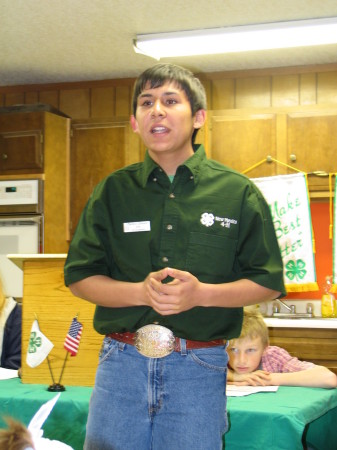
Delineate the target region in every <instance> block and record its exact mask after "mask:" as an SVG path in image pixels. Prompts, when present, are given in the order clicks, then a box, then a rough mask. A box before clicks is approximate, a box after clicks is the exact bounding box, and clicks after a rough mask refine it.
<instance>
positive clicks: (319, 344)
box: [268, 327, 337, 374]
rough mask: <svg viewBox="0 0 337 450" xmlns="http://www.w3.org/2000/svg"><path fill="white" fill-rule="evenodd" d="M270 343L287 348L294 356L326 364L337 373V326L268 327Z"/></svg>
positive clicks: (318, 363) (321, 364) (322, 364)
mask: <svg viewBox="0 0 337 450" xmlns="http://www.w3.org/2000/svg"><path fill="white" fill-rule="evenodd" d="M268 330H269V341H270V345H277V346H279V347H282V348H284V349H286V350H287V351H288V352H289V353H290V354H291V355H292V356H296V357H297V358H299V359H302V360H303V361H311V362H313V363H315V364H317V365H320V366H326V367H328V368H329V369H330V370H332V371H333V372H335V373H336V374H337V353H336V348H337V329H336V328H331V329H330V328H283V327H282V328H276V327H268Z"/></svg>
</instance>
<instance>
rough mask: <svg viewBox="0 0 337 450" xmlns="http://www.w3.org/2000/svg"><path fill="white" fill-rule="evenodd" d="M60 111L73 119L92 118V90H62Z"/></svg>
mask: <svg viewBox="0 0 337 450" xmlns="http://www.w3.org/2000/svg"><path fill="white" fill-rule="evenodd" d="M60 110H61V111H62V112H64V113H65V114H67V115H68V116H70V117H71V118H72V119H81V118H83V117H90V90H89V89H69V90H61V92H60Z"/></svg>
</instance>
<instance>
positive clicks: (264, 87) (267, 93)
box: [235, 77, 272, 108]
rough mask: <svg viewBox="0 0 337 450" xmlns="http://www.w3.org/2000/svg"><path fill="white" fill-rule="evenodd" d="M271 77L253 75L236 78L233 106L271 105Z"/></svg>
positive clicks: (257, 106) (256, 106)
mask: <svg viewBox="0 0 337 450" xmlns="http://www.w3.org/2000/svg"><path fill="white" fill-rule="evenodd" d="M271 97H272V93H271V78H270V77H253V78H238V79H237V80H236V92H235V108H248V107H249V108H267V107H269V106H271Z"/></svg>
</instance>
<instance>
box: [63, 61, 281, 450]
mask: <svg viewBox="0 0 337 450" xmlns="http://www.w3.org/2000/svg"><path fill="white" fill-rule="evenodd" d="M205 110H206V96H205V91H204V89H203V86H202V84H201V83H200V81H199V80H198V79H197V78H195V77H194V75H193V74H192V73H191V72H189V71H188V70H186V69H184V68H182V67H179V66H175V65H172V64H158V65H155V66H154V67H152V68H150V69H148V70H147V71H145V72H144V73H143V74H141V75H140V77H139V78H138V79H137V81H136V83H135V88H134V95H133V116H132V117H131V125H132V128H133V130H134V132H136V133H138V134H139V135H140V137H141V138H142V140H143V141H144V143H145V145H146V147H147V154H146V156H145V160H144V162H142V163H137V164H134V165H132V166H129V167H126V168H124V169H121V170H118V171H116V172H115V173H113V174H111V175H110V176H108V177H107V178H106V179H105V180H103V181H102V182H101V183H100V184H99V185H98V186H97V187H96V188H95V190H94V192H93V194H92V195H91V197H90V199H89V201H88V204H87V206H86V207H85V209H84V211H83V214H82V216H81V219H80V222H79V225H78V228H77V230H76V233H75V235H74V238H73V241H72V243H71V245H70V249H69V254H68V258H67V261H66V265H65V282H66V284H67V285H68V286H69V287H70V289H71V291H72V292H73V293H74V295H77V296H79V297H81V298H83V299H85V300H88V301H90V302H93V303H95V304H96V305H97V307H96V311H95V317H94V326H95V329H96V330H97V331H98V332H99V333H101V334H103V335H106V336H105V339H104V341H103V346H102V351H101V354H100V363H99V366H98V370H97V375H96V381H95V388H94V391H93V395H92V399H91V402H90V409H89V417H88V424H87V435H86V443H85V449H86V450H93V449H95V450H97V449H99V450H110V449H114V450H149V449H153V450H189V449H190V450H192V449H193V450H205V449H206V448H207V449H210V450H218V449H219V450H220V449H221V448H222V435H223V433H224V432H225V430H226V426H227V421H226V396H225V389H226V367H227V360H228V358H227V353H226V348H225V347H226V346H225V345H224V344H223V342H222V340H223V339H231V338H233V337H237V336H239V334H240V329H241V323H242V310H243V308H242V306H244V305H250V304H255V303H258V302H261V301H264V300H271V299H274V298H276V297H279V296H280V295H283V294H284V293H285V290H284V285H283V268H282V260H281V256H280V252H279V248H278V244H277V240H276V237H275V233H274V227H273V223H272V219H271V216H270V213H269V208H268V206H267V204H266V202H265V201H264V199H263V197H262V195H261V194H260V192H259V191H258V189H257V188H256V187H255V185H254V184H253V183H251V182H250V181H249V180H248V179H247V178H246V177H245V176H242V175H240V174H238V173H237V172H235V171H233V170H231V169H229V168H227V167H225V166H223V165H222V164H220V163H218V162H215V161H212V160H208V159H207V158H206V155H205V151H204V148H203V147H202V146H201V145H194V144H193V142H194V138H195V135H196V133H197V131H198V130H199V129H200V128H201V127H202V126H203V125H204V123H205V119H206V112H205Z"/></svg>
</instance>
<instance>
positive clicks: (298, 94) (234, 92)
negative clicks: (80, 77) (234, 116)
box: [0, 64, 337, 119]
mask: <svg viewBox="0 0 337 450" xmlns="http://www.w3.org/2000/svg"><path fill="white" fill-rule="evenodd" d="M199 76H200V79H201V81H202V83H203V85H204V86H205V89H206V93H207V99H208V109H209V110H222V109H234V108H254V107H257V108H265V107H267V108H269V107H276V106H277V107H279V106H296V105H314V104H336V103H337V64H330V65H322V66H308V67H293V68H292V67H288V68H274V69H260V70H258V69H257V70H249V71H236V72H217V73H208V74H207V73H206V74H199ZM133 84H134V79H131V78H130V79H116V80H103V81H90V82H77V83H76V82H75V83H59V84H48V85H34V86H29V85H28V86H7V87H6V86H5V87H0V105H1V104H2V105H4V106H10V105H14V104H22V103H29V102H31V101H32V99H33V98H36V95H38V101H39V102H40V103H47V104H50V105H52V106H54V107H56V108H58V109H60V110H61V111H63V112H65V113H66V114H69V115H70V116H71V117H72V118H73V119H89V118H111V117H118V116H129V115H130V113H131V97H132V89H133ZM1 97H2V100H1Z"/></svg>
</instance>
